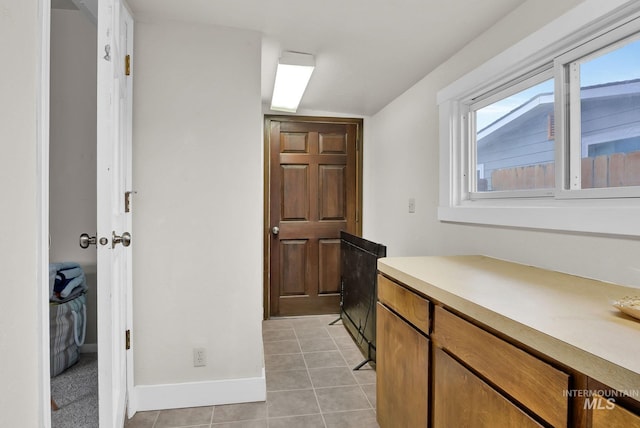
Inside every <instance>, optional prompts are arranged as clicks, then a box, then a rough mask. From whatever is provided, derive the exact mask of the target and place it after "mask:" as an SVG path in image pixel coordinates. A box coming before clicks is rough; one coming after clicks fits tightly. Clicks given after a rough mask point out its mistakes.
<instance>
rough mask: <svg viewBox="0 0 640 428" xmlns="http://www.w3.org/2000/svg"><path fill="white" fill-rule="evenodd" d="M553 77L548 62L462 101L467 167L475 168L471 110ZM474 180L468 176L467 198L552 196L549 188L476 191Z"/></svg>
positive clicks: (473, 127)
mask: <svg viewBox="0 0 640 428" xmlns="http://www.w3.org/2000/svg"><path fill="white" fill-rule="evenodd" d="M553 78H554V72H553V64H552V63H551V62H550V63H549V64H545V65H544V66H542V67H541V68H539V69H536V70H533V71H532V72H530V73H527V74H526V75H524V76H522V77H520V78H518V79H515V81H514V82H510V84H509V85H508V86H507V87H506V88H498V89H497V90H496V91H494V92H492V93H489V94H487V95H483V96H479V97H475V98H472V99H469V100H465V101H463V104H464V105H465V108H464V111H465V112H466V114H468V117H465V118H464V120H466V121H467V122H468V127H469V133H468V143H465V144H463V146H462V150H465V151H468V152H469V153H468V155H467V156H468V159H469V168H470V169H475V164H476V156H477V153H478V150H477V138H476V131H475V129H476V126H475V123H474V115H473V114H471V113H472V112H473V111H477V110H480V109H481V108H483V107H486V106H488V105H491V104H493V103H495V102H497V101H500V100H502V99H504V98H507V97H510V96H511V95H513V94H517V93H518V92H521V91H523V90H525V89H528V88H530V87H532V86H535V85H537V84H539V83H542V82H544V81H547V80H549V79H553ZM476 184H477V183H476V182H475V176H469V184H468V195H469V199H472V200H476V199H502V198H534V197H547V196H553V191H552V190H551V189H530V190H514V191H503V190H492V191H486V192H478V191H475V190H474V189H477V186H476Z"/></svg>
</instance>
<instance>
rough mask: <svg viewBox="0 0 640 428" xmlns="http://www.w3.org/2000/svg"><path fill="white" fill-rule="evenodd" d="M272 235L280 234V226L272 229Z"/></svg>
mask: <svg viewBox="0 0 640 428" xmlns="http://www.w3.org/2000/svg"><path fill="white" fill-rule="evenodd" d="M271 233H273V235H274V236H275V235H277V234H278V233H280V228H279V227H278V226H273V229H271Z"/></svg>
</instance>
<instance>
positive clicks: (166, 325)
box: [132, 22, 264, 407]
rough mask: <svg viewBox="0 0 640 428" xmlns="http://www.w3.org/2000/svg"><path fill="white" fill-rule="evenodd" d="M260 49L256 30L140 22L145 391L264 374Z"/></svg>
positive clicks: (139, 348)
mask: <svg viewBox="0 0 640 428" xmlns="http://www.w3.org/2000/svg"><path fill="white" fill-rule="evenodd" d="M260 47H261V40H260V35H259V34H257V33H253V32H248V31H239V30H232V29H226V28H220V27H214V26H203V25H197V24H179V23H143V22H138V23H136V28H135V48H134V56H133V75H134V117H133V122H134V135H133V145H134V153H133V155H134V163H133V171H134V188H135V190H137V192H138V193H137V194H136V196H135V202H134V211H133V216H134V217H133V220H134V224H133V239H134V241H133V242H134V243H133V250H134V253H133V257H134V277H133V289H134V296H133V299H134V300H133V312H134V320H133V321H134V326H133V332H132V334H133V340H134V355H135V379H134V381H135V384H136V385H138V386H154V385H156V386H157V388H162V386H161V384H181V383H188V382H208V381H211V382H214V381H219V380H224V379H227V380H232V381H233V380H241V379H247V378H256V377H262V376H263V356H262V338H261V320H262V210H263V205H262V190H263V189H262V133H261V129H262V116H261V100H260ZM194 347H204V348H206V350H207V356H208V364H207V366H206V367H198V368H194V367H193V354H192V349H193V348H194ZM262 388H263V389H264V385H263V386H262ZM148 389H149V388H146V387H144V388H140V391H147V390H148ZM145 393H146V392H145ZM211 400H214V398H211ZM142 401H144V402H145V403H147V404H145V405H144V406H143V407H150V406H152V404H149V403H148V401H149V400H143V399H142V398H141V399H140V402H142ZM169 404H172V403H169ZM173 404H174V405H175V404H176V403H175V401H174V402H173ZM178 404H180V403H178ZM202 404H205V403H202ZM211 404H212V403H211Z"/></svg>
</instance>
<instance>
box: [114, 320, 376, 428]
mask: <svg viewBox="0 0 640 428" xmlns="http://www.w3.org/2000/svg"><path fill="white" fill-rule="evenodd" d="M336 318H337V316H336V315H322V316H313V317H299V318H280V319H272V320H268V321H264V322H263V324H262V336H263V339H264V355H265V357H264V358H265V368H266V377H267V401H266V402H260V403H246V404H229V405H220V406H209V407H195V408H189V409H171V410H161V411H154V412H138V413H137V414H136V415H135V417H134V418H133V419H131V420H129V421H128V422H127V424H126V425H125V426H126V427H127V428H170V427H171V428H183V427H193V428H196V427H197V428H378V424H377V423H376V416H375V406H376V373H375V371H374V370H373V369H372V368H371V367H370V366H369V365H365V366H364V367H363V368H362V369H360V370H358V371H353V370H352V367H354V366H356V365H357V364H358V363H360V362H361V361H362V360H363V359H364V357H363V356H362V353H361V352H360V351H359V349H358V347H357V346H356V344H355V342H354V341H353V339H352V338H351V336H350V335H349V333H348V332H347V330H346V329H345V328H344V326H343V325H342V323H341V322H338V323H337V324H336V325H333V326H331V325H329V323H330V322H331V321H333V320H335V319H336Z"/></svg>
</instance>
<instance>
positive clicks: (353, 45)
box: [76, 0, 525, 115]
mask: <svg viewBox="0 0 640 428" xmlns="http://www.w3.org/2000/svg"><path fill="white" fill-rule="evenodd" d="M76 1H77V0H76ZM524 1H525V0H323V1H321V2H318V1H313V2H312V1H305V0H127V3H128V4H129V5H130V6H131V9H132V10H133V13H134V16H135V19H136V20H144V21H157V20H174V21H183V22H194V23H203V24H215V25H222V26H226V27H233V28H240V29H246V30H253V31H257V32H260V33H261V34H262V35H263V45H262V100H263V102H264V103H269V102H270V99H271V92H272V90H273V81H274V77H275V69H276V65H277V61H278V57H279V56H280V53H281V52H282V51H297V52H304V53H310V54H313V55H314V56H315V58H316V69H315V71H314V73H313V76H312V77H311V81H310V82H309V86H308V88H307V91H306V93H305V95H304V97H303V99H302V103H301V105H300V109H302V110H316V111H324V112H334V113H346V114H353V115H372V114H374V113H376V112H378V111H379V110H380V109H381V108H382V107H384V106H385V105H386V104H388V103H389V102H390V101H392V100H393V99H394V98H396V97H397V96H398V95H400V94H401V93H403V92H404V91H406V90H407V89H409V88H410V87H411V86H412V85H413V84H415V83H416V82H417V81H419V80H420V79H421V78H422V77H424V76H425V75H427V74H428V73H429V72H430V71H432V70H433V69H435V68H436V67H437V66H438V65H440V64H441V63H442V62H444V61H445V60H447V59H448V58H450V57H451V56H452V55H453V54H454V53H456V52H457V51H458V50H460V49H461V48H462V47H464V46H465V45H466V44H467V43H469V42H470V41H471V40H473V39H474V38H475V37H477V36H478V35H479V34H481V33H483V32H484V31H485V30H487V29H488V28H489V27H491V26H492V25H493V24H495V23H496V22H497V21H499V20H500V19H501V18H502V17H504V16H505V15H507V14H508V13H510V12H511V11H512V10H514V9H515V8H517V7H518V6H519V5H520V4H522V3H524Z"/></svg>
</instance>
